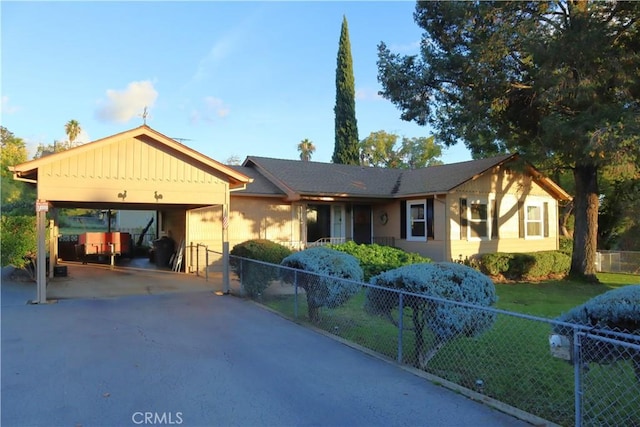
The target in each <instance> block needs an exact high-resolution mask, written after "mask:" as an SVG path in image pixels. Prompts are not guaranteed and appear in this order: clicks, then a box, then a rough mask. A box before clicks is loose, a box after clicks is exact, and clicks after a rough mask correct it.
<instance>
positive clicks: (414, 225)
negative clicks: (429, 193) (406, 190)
mask: <svg viewBox="0 0 640 427" xmlns="http://www.w3.org/2000/svg"><path fill="white" fill-rule="evenodd" d="M426 211H427V209H426V206H425V201H424V200H419V201H410V202H408V203H407V213H408V215H409V218H408V219H409V220H408V221H407V227H408V229H407V239H408V240H425V238H426V237H427V234H426V232H427V216H426Z"/></svg>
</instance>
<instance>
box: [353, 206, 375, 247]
mask: <svg viewBox="0 0 640 427" xmlns="http://www.w3.org/2000/svg"><path fill="white" fill-rule="evenodd" d="M353 241H354V242H356V243H358V244H360V243H366V244H370V243H371V206H369V205H354V206H353Z"/></svg>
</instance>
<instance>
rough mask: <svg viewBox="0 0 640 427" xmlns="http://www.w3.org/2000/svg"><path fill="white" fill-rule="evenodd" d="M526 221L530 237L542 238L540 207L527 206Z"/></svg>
mask: <svg viewBox="0 0 640 427" xmlns="http://www.w3.org/2000/svg"><path fill="white" fill-rule="evenodd" d="M525 221H526V224H527V236H528V237H533V236H535V237H542V208H541V207H540V206H539V205H527V217H526V219H525Z"/></svg>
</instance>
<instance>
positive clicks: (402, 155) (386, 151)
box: [360, 130, 442, 169]
mask: <svg viewBox="0 0 640 427" xmlns="http://www.w3.org/2000/svg"><path fill="white" fill-rule="evenodd" d="M398 138H399V136H398V135H396V134H389V133H387V132H385V131H383V130H380V131H378V132H371V133H370V134H369V136H368V137H366V138H365V139H363V140H362V141H360V153H361V156H362V162H363V164H364V165H365V166H379V167H384V168H395V169H417V168H423V167H425V166H432V165H440V164H442V162H441V161H440V160H438V157H440V156H442V147H440V145H438V144H437V143H436V142H435V137H433V136H430V137H428V138H425V137H421V138H415V137H414V138H407V137H403V138H402V140H401V141H400V144H398Z"/></svg>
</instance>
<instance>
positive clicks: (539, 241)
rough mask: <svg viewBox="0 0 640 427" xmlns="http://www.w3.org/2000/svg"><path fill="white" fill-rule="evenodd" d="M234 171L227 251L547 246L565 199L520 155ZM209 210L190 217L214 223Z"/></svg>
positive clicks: (470, 250)
mask: <svg viewBox="0 0 640 427" xmlns="http://www.w3.org/2000/svg"><path fill="white" fill-rule="evenodd" d="M233 168H234V169H235V170H236V171H237V172H238V173H241V174H242V175H245V176H248V177H250V178H251V179H252V181H251V182H250V183H248V184H247V185H246V187H245V188H243V189H240V190H237V191H234V192H232V193H231V194H230V212H229V218H228V226H229V242H230V247H233V246H234V245H235V244H237V243H240V242H242V241H245V240H248V239H256V238H262V239H269V240H272V241H275V242H278V243H281V244H283V245H286V246H289V247H291V248H294V249H301V248H304V247H308V246H310V245H317V244H322V243H326V242H332V243H339V242H344V241H347V240H353V241H355V242H357V243H379V244H384V245H391V246H395V247H398V248H402V249H404V250H407V251H410V252H417V253H420V254H422V255H424V256H427V257H430V258H431V259H433V260H436V261H450V260H453V259H460V258H465V257H468V256H472V255H474V254H480V253H488V252H498V251H500V252H530V251H542V250H554V249H558V245H559V243H558V237H559V233H558V211H559V209H558V203H559V201H565V200H569V199H570V196H569V194H567V193H566V192H565V191H564V190H563V189H562V188H561V187H560V186H558V185H557V184H556V183H554V182H553V181H552V180H550V179H549V178H547V177H545V176H543V175H542V174H541V173H540V172H539V171H538V170H536V168H534V167H533V166H532V165H531V164H529V163H527V162H525V161H524V160H522V159H521V158H520V156H519V155H518V154H510V155H502V156H497V157H492V158H486V159H481V160H471V161H465V162H460V163H453V164H447V165H439V166H429V167H426V168H420V169H412V170H408V169H385V168H376V167H363V166H352V165H341V164H333V163H321V162H311V161H301V160H284V159H274V158H266V157H255V156H249V157H247V158H246V160H245V161H244V163H243V164H242V165H241V166H234V167H233ZM214 210H215V208H202V209H200V210H195V211H192V218H193V219H195V216H196V215H201V216H202V219H203V222H207V223H208V224H210V226H212V227H213V229H219V225H216V221H221V220H222V219H221V216H220V215H216V214H214ZM205 218H206V220H205ZM192 243H195V242H192ZM207 243H210V244H213V246H212V247H215V246H216V244H215V242H212V241H209V242H207Z"/></svg>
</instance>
